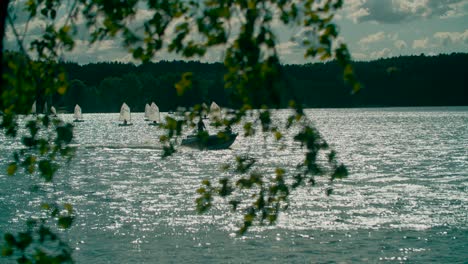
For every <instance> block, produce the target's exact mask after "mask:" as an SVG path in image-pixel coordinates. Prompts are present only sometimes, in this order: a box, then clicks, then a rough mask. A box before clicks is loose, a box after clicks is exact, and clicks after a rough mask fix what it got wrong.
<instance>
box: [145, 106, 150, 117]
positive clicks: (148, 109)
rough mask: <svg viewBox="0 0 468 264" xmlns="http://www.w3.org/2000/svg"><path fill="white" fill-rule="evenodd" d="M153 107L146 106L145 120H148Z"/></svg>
mask: <svg viewBox="0 0 468 264" xmlns="http://www.w3.org/2000/svg"><path fill="white" fill-rule="evenodd" d="M150 109H151V106H150V105H149V104H146V105H145V118H148V115H149V112H150Z"/></svg>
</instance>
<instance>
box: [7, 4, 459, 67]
mask: <svg viewBox="0 0 468 264" xmlns="http://www.w3.org/2000/svg"><path fill="white" fill-rule="evenodd" d="M22 1H24V0H17V2H22ZM145 11H146V10H141V12H140V13H139V15H138V16H137V22H138V19H143V18H145V17H148V16H149V15H150V14H149V13H147V12H145ZM58 16H59V18H58V21H59V22H60V21H64V20H65V19H66V17H65V16H63V15H62V17H60V13H59V15H58ZM25 20H26V19H25V16H24V13H21V12H19V13H18V15H17V16H16V26H15V27H16V28H17V30H18V31H19V32H22V30H23V29H24V22H25ZM335 22H336V24H337V25H338V27H339V30H340V38H339V41H340V42H344V43H346V44H347V45H348V48H349V50H350V52H351V55H352V58H353V59H354V60H359V61H369V60H376V59H379V58H388V57H396V56H402V55H420V54H426V55H429V56H431V55H437V54H441V53H443V54H450V53H453V52H465V53H466V52H468V0H344V7H343V9H342V10H341V11H339V12H338V13H337V14H336V15H335ZM43 27H44V26H43V24H41V23H40V22H39V21H38V22H33V23H30V24H29V26H28V33H27V34H26V39H27V40H33V39H37V37H38V36H39V35H38V34H39V32H40V31H41V30H42V29H43ZM80 29H81V32H79V34H78V37H77V41H76V48H75V50H74V51H73V52H71V53H67V54H64V56H63V57H64V58H65V59H66V60H70V61H75V62H78V63H80V64H85V63H90V62H98V61H121V62H129V61H133V60H132V57H131V55H129V54H128V52H127V51H126V50H125V49H123V48H122V47H121V46H120V44H119V43H118V42H117V41H113V40H105V41H103V42H101V43H99V44H98V45H92V46H90V45H89V42H88V41H87V39H86V32H83V31H86V30H85V27H84V26H82V27H80ZM275 32H276V33H277V35H278V40H279V43H278V51H279V53H280V58H281V61H282V62H283V63H284V64H302V63H308V62H311V60H310V59H305V58H304V55H303V54H304V49H303V47H301V45H300V44H299V43H298V40H300V39H301V38H302V37H303V36H304V34H307V32H306V31H304V30H303V29H299V28H284V27H279V26H278V27H277V28H275ZM4 44H5V47H6V48H7V49H17V48H18V46H17V43H16V41H15V39H14V37H13V34H12V31H11V29H9V30H8V31H7V33H6V39H5V42H4ZM221 58H222V48H220V49H215V50H214V51H211V52H209V53H207V54H206V55H205V57H203V58H201V59H199V60H201V61H205V62H214V61H221ZM174 59H180V57H178V56H176V55H173V54H169V53H167V52H160V53H158V54H157V56H156V57H155V59H154V61H159V60H174Z"/></svg>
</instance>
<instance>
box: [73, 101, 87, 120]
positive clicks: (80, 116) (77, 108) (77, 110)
mask: <svg viewBox="0 0 468 264" xmlns="http://www.w3.org/2000/svg"><path fill="white" fill-rule="evenodd" d="M73 118H74V119H73V122H84V120H83V114H82V113H81V107H80V106H79V105H75V111H74V112H73Z"/></svg>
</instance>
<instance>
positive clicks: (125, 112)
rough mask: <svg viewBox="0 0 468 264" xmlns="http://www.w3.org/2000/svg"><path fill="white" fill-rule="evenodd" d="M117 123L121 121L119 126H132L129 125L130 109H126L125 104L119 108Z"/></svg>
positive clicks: (130, 118)
mask: <svg viewBox="0 0 468 264" xmlns="http://www.w3.org/2000/svg"><path fill="white" fill-rule="evenodd" d="M119 121H123V123H122V124H119V126H131V125H133V124H132V123H130V122H131V121H132V116H131V114H130V107H128V105H127V104H126V103H123V104H122V107H120V116H119Z"/></svg>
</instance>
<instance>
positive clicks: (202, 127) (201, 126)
mask: <svg viewBox="0 0 468 264" xmlns="http://www.w3.org/2000/svg"><path fill="white" fill-rule="evenodd" d="M197 127H198V133H200V132H203V131H205V129H206V126H205V123H203V119H202V117H201V116H200V119H199V120H198V124H197Z"/></svg>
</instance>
